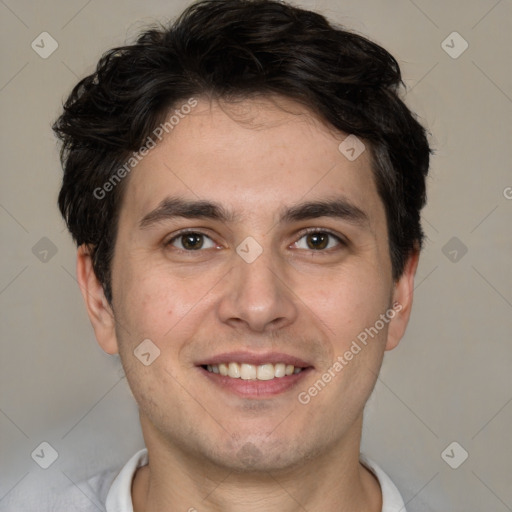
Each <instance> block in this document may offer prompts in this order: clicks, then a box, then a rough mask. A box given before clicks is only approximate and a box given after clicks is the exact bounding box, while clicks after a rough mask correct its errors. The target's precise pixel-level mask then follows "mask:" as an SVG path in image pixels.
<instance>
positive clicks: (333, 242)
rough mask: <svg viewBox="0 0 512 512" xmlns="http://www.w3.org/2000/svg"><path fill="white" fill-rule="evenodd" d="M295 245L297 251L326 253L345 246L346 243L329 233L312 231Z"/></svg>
mask: <svg viewBox="0 0 512 512" xmlns="http://www.w3.org/2000/svg"><path fill="white" fill-rule="evenodd" d="M294 245H295V247H296V248H297V249H306V250H313V251H324V250H326V249H332V248H334V247H336V246H343V245H345V242H344V241H343V240H342V239H341V238H340V237H339V236H336V235H334V234H332V233H330V232H329V231H310V232H309V233H306V234H305V235H303V236H302V237H301V238H299V240H297V242H295V244H294Z"/></svg>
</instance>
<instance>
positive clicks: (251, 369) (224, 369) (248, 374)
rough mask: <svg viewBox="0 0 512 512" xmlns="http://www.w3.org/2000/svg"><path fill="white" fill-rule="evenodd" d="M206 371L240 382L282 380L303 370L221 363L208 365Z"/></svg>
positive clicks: (291, 367) (280, 365)
mask: <svg viewBox="0 0 512 512" xmlns="http://www.w3.org/2000/svg"><path fill="white" fill-rule="evenodd" d="M206 369H207V370H208V371H209V372H210V373H217V374H220V375H223V376H224V377H226V376H227V377H231V378H232V379H242V380H272V379H274V378H282V377H285V376H289V375H294V374H297V373H300V372H301V371H302V370H303V368H295V366H293V364H284V363H277V364H275V365H274V364H271V363H267V364H261V365H259V366H256V365H254V364H247V363H234V362H231V363H221V364H218V365H217V364H209V365H207V366H206Z"/></svg>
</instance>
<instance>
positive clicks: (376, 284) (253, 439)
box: [112, 99, 397, 470]
mask: <svg viewBox="0 0 512 512" xmlns="http://www.w3.org/2000/svg"><path fill="white" fill-rule="evenodd" d="M280 102H281V104H282V105H284V106H285V108H286V109H287V110H288V112H285V111H284V110H283V109H281V108H278V107H277V106H275V104H273V103H272V102H270V101H268V100H263V99H260V100H258V101H256V100H246V101H243V102H241V103H238V104H237V105H236V107H235V106H233V105H231V106H230V105H227V104H225V103H223V104H222V105H221V106H219V104H218V103H215V102H213V103H212V104H210V103H209V102H208V101H206V100H200V101H199V102H198V105H197V106H196V107H195V108H194V109H193V110H192V112H191V113H190V114H188V115H187V116H185V117H184V118H183V119H181V120H180V122H179V124H178V125H177V126H175V128H174V129H173V130H172V132H170V134H169V135H168V136H167V137H166V138H165V139H164V140H163V141H162V142H161V143H160V144H159V145H158V146H157V147H156V148H155V149H153V150H152V151H150V152H149V154H148V155H147V156H146V157H145V158H144V159H143V160H142V161H141V162H140V163H139V164H138V165H137V167H136V168H135V169H134V170H133V171H132V174H131V176H130V177H129V179H128V182H127V184H126V185H127V187H126V190H125V195H124V199H123V204H122V208H121V212H120V218H119V231H118V237H117V240H116V246H115V255H114V259H113V267H112V287H113V311H114V313H115V318H116V321H117V326H116V343H117V347H118V349H119V352H120V355H121V359H122V362H123V365H124V368H125V371H126V376H127V379H128V382H129V384H130V386H131V389H132V391H133V394H134V396H135V398H136V400H137V402H138V404H139V407H140V411H141V421H142V425H143V429H144V433H145V436H146V441H147V442H148V444H151V443H152V442H158V443H164V444H165V445H167V446H168V447H170V448H171V449H172V450H173V451H174V452H175V453H182V454H186V455H187V457H189V458H194V457H197V460H198V461H201V460H207V461H210V462H212V463H215V464H220V465H222V466H224V467H226V468H232V469H241V470H247V469H251V468H252V469H260V470H269V469H279V468H286V467H293V466H294V464H297V463H299V462H300V461H303V460H304V457H312V456H316V455H321V454H324V453H328V452H333V451H336V450H340V449H341V448H342V445H343V443H347V442H354V440H355V439H356V438H357V439H358V437H359V433H360V432H358V428H360V423H359V421H360V419H361V415H362V410H363V407H364V404H365V402H366V400H367V398H368V396H369V394H370V393H371V390H372V388H373V386H374V383H375V380H376V376H377V373H378V370H379V367H380V364H381V361H382V356H383V353H384V350H385V348H386V342H387V340H388V330H389V329H392V325H393V322H396V319H394V320H390V321H388V322H386V323H385V324H384V327H382V328H381V329H379V330H378V333H377V334H376V335H374V336H373V337H368V343H367V344H366V345H363V344H362V343H360V342H359V343H358V344H359V346H360V348H361V350H360V351H359V352H358V353H357V354H356V355H354V356H353V358H352V359H351V360H348V361H347V360H346V359H344V361H345V363H344V364H343V365H342V369H341V370H339V369H338V370H337V371H336V370H334V371H333V369H332V367H333V364H334V363H335V361H336V360H337V358H338V356H343V355H344V354H345V352H347V351H348V350H350V348H351V346H352V343H353V341H354V340H357V336H358V335H359V334H360V333H361V332H363V331H364V330H365V329H367V328H370V327H372V326H375V324H376V321H378V320H379V318H381V315H382V314H384V313H385V312H386V311H387V310H389V308H391V305H392V303H393V300H396V298H397V297H396V287H395V283H394V282H393V280H392V272H391V262H390V257H389V249H388V237H387V227H386V219H385V211H384V205H383V203H382V201H381V199H380V198H379V196H378V194H377V191H376V187H375V184H374V180H373V176H372V172H371V168H370V158H369V157H370V155H369V151H364V152H363V153H362V154H361V155H360V156H359V157H358V158H357V159H355V160H354V161H350V160H349V159H348V158H347V157H346V156H345V155H344V154H342V152H340V150H339V149H338V146H339V144H340V142H341V141H342V140H343V139H344V137H346V135H342V134H335V133H334V131H332V130H331V131H330V130H328V129H327V128H326V127H324V126H323V125H322V124H321V123H320V122H319V121H316V120H314V118H313V117H311V115H310V114H308V112H307V111H306V110H304V109H303V108H301V107H300V106H299V105H297V104H295V103H293V102H291V101H285V100H283V99H280ZM290 111H293V112H290ZM297 113H299V114H300V115H297ZM241 120H243V121H244V122H239V121H241ZM249 121H250V122H249ZM166 201H167V203H166ZM197 203H200V204H197ZM207 203H208V204H210V203H211V205H209V206H208V205H207ZM176 214H177V215H176ZM379 325H380V324H379ZM146 339H149V340H151V342H152V343H153V344H154V345H156V346H157V347H158V349H159V350H160V355H159V357H157V358H156V359H155V360H154V361H153V362H152V363H151V364H149V365H147V366H146V365H144V364H143V363H142V362H141V361H140V360H139V359H138V358H137V357H136V356H135V355H134V350H135V349H136V348H137V347H138V346H139V344H140V343H141V342H142V341H143V340H146ZM146 343H147V342H146ZM388 348H389V346H388ZM146 352H147V351H146ZM150 352H151V351H150ZM144 357H145V358H146V359H148V356H147V355H146V356H144ZM230 363H235V364H230ZM242 363H244V364H243V365H242ZM223 364H225V365H229V366H228V369H230V375H231V376H230V375H222V374H221V373H214V372H213V370H214V371H217V369H218V371H219V372H222V373H225V372H226V368H225V367H224V366H222V365H223ZM207 365H210V366H211V368H208V366H207ZM269 365H272V366H269ZM282 365H294V367H295V368H302V370H301V371H300V373H294V374H292V375H285V376H281V374H282V372H283V371H285V372H286V367H283V366H282ZM258 366H260V367H262V368H258ZM330 368H331V373H330V375H331V379H330V382H328V383H327V384H326V385H325V386H324V387H321V386H320V385H318V384H317V390H318V388H320V391H318V392H317V393H314V392H313V393H312V394H311V393H308V389H310V388H311V387H312V386H314V384H315V383H316V382H317V381H318V380H319V379H320V380H321V379H322V376H323V375H324V374H325V373H326V372H328V370H329V369H330ZM337 368H339V367H337ZM209 370H210V371H209ZM237 371H239V372H241V373H242V376H243V377H245V378H235V376H236V374H237ZM295 371H297V370H295ZM258 372H259V373H258ZM276 372H277V374H278V376H274V375H275V374H276ZM288 372H290V368H288ZM258 375H259V376H260V377H262V379H268V380H259V379H254V377H255V376H256V377H257V376H258ZM333 375H334V376H333ZM272 376H274V377H273V378H272ZM325 380H329V379H327V378H325ZM304 392H306V394H307V395H308V396H309V397H310V400H307V397H306V398H305V395H304ZM300 393H302V395H300ZM299 395H300V396H302V400H301V401H299ZM301 402H308V403H301ZM356 431H357V433H356ZM156 440H158V441H156ZM349 440H350V441H349Z"/></svg>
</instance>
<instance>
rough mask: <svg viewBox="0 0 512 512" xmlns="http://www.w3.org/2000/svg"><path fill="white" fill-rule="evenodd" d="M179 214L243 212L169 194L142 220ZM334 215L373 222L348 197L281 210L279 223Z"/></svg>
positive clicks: (219, 217)
mask: <svg viewBox="0 0 512 512" xmlns="http://www.w3.org/2000/svg"><path fill="white" fill-rule="evenodd" d="M176 217H182V218H186V219H210V220H216V221H220V222H224V223H229V222H235V221H236V220H237V219H238V218H239V216H238V215H237V214H235V213H234V212H232V211H229V210H227V209H226V208H224V207H223V206H222V205H220V204H218V203H214V202H210V201H204V200H198V201H189V200H185V199H181V198H177V197H167V198H165V199H163V200H162V201H161V202H160V204H159V205H158V206H157V207H156V208H155V209H154V210H152V211H150V212H149V213H148V214H146V215H145V216H144V217H143V218H142V219H141V221H140V222H139V227H140V228H141V229H148V228H150V227H152V226H153V225H155V224H158V223H160V222H163V221H166V220H171V219H174V218H176ZM318 217H332V218H337V219H342V220H345V221H347V222H349V223H351V224H354V225H359V226H363V225H365V224H369V218H368V215H367V214H366V213H365V212H364V211H363V210H361V209H360V208H358V207H357V206H355V205H354V204H352V203H350V202H349V201H347V200H346V199H344V198H335V199H330V200H322V201H309V202H305V203H300V204H297V205H294V206H291V207H285V208H283V209H282V210H281V212H280V216H279V221H278V222H279V223H291V222H297V221H301V220H308V219H316V218H318Z"/></svg>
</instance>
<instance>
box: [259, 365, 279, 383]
mask: <svg viewBox="0 0 512 512" xmlns="http://www.w3.org/2000/svg"><path fill="white" fill-rule="evenodd" d="M257 376H258V380H270V379H273V378H274V377H275V373H274V365H273V364H262V365H261V366H258V375H257Z"/></svg>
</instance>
